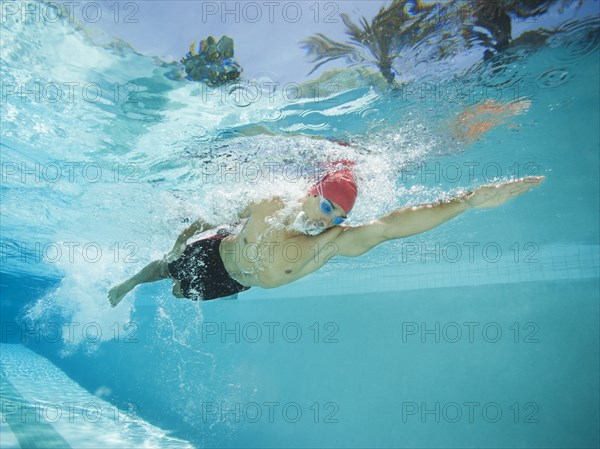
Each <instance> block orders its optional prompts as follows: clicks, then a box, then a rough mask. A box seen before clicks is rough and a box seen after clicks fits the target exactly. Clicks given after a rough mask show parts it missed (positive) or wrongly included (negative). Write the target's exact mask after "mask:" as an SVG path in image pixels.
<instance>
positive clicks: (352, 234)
mask: <svg viewBox="0 0 600 449" xmlns="http://www.w3.org/2000/svg"><path fill="white" fill-rule="evenodd" d="M544 179H545V177H544V176H528V177H526V178H522V179H518V180H516V181H510V182H505V183H502V184H497V185H487V186H482V187H479V188H477V189H475V190H474V191H472V192H468V193H466V194H464V195H461V196H458V197H456V198H453V199H451V200H449V201H443V202H442V201H440V202H437V203H432V204H425V205H421V206H409V207H404V208H402V209H398V210H396V211H393V212H391V213H389V214H387V215H384V216H383V217H381V218H379V219H377V220H373V221H371V222H369V223H365V224H364V225H360V226H348V227H345V228H344V230H343V232H342V233H341V234H340V236H339V237H338V238H337V239H336V241H335V243H336V244H337V245H338V252H337V254H338V255H340V256H360V255H361V254H364V253H365V252H367V251H368V250H370V249H371V248H373V247H375V246H377V245H378V244H380V243H382V242H385V241H387V240H392V239H399V238H402V237H408V236H410V235H415V234H420V233H422V232H425V231H429V230H430V229H433V228H435V227H436V226H439V225H441V224H442V223H445V222H447V221H448V220H451V219H452V218H454V217H456V216H458V215H460V214H462V213H463V212H465V211H467V210H469V209H472V208H476V209H485V208H490V207H496V206H499V205H501V204H503V203H505V202H506V201H508V200H510V199H511V198H514V197H516V196H518V195H521V194H523V193H525V192H527V191H528V190H530V189H532V188H533V187H535V186H536V185H539V184H540V183H541V182H543V181H544Z"/></svg>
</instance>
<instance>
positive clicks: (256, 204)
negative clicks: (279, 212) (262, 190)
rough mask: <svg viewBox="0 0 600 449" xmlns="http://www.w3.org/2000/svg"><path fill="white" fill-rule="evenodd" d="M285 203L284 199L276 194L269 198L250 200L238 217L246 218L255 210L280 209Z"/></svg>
mask: <svg viewBox="0 0 600 449" xmlns="http://www.w3.org/2000/svg"><path fill="white" fill-rule="evenodd" d="M284 205H285V200H284V199H283V198H282V197H280V196H278V195H276V196H272V197H269V198H263V199H262V200H258V201H251V202H250V203H248V205H247V206H246V208H245V209H244V210H243V211H242V213H241V214H240V215H239V217H240V218H248V217H250V215H252V214H253V213H256V212H266V211H271V210H275V209H281V208H282V207H283V206H284Z"/></svg>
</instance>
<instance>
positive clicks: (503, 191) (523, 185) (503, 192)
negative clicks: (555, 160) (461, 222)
mask: <svg viewBox="0 0 600 449" xmlns="http://www.w3.org/2000/svg"><path fill="white" fill-rule="evenodd" d="M545 179H546V177H545V176H526V177H525V178H521V179H517V180H515V181H509V182H504V183H502V184H496V185H488V186H481V187H479V188H477V189H475V190H474V191H473V192H471V193H469V194H467V195H466V196H465V197H464V198H465V202H466V203H467V204H468V205H469V206H470V207H473V208H475V209H486V208H489V207H496V206H500V205H501V204H504V203H505V202H507V201H508V200H510V199H512V198H514V197H517V196H519V195H522V194H523V193H525V192H527V191H529V190H531V189H532V188H534V187H535V186H537V185H540V184H541V183H542V182H544V180H545Z"/></svg>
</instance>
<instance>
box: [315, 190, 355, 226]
mask: <svg viewBox="0 0 600 449" xmlns="http://www.w3.org/2000/svg"><path fill="white" fill-rule="evenodd" d="M320 187H321V185H318V186H317V191H318V193H319V197H320V198H321V199H320V203H319V204H320V206H321V212H323V213H324V214H325V215H331V214H333V210H334V207H333V204H332V203H331V201H329V200H328V199H327V198H325V197H324V196H323V191H322V190H321V189H320ZM347 218H348V217H341V216H337V217H333V220H332V222H333V224H334V225H341V224H342V223H343V222H344V221H346V219H347Z"/></svg>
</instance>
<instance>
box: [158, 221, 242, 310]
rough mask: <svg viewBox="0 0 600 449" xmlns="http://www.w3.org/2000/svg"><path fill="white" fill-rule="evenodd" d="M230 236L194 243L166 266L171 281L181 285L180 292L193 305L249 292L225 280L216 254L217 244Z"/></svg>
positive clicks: (222, 234)
mask: <svg viewBox="0 0 600 449" xmlns="http://www.w3.org/2000/svg"><path fill="white" fill-rule="evenodd" d="M229 234H230V233H229V232H228V231H227V230H225V229H220V230H219V231H218V232H217V234H215V235H213V236H211V237H208V238H206V239H202V240H198V241H196V242H194V243H192V244H190V245H188V246H187V247H186V248H185V251H184V252H183V254H182V255H181V256H180V257H179V259H177V260H174V261H173V262H170V263H169V264H168V268H169V273H170V274H171V277H172V278H174V279H177V280H179V281H181V292H182V293H183V295H184V296H185V297H186V298H189V299H193V300H194V301H198V300H200V301H202V300H204V301H207V300H209V299H216V298H222V297H225V296H230V295H233V294H235V293H239V292H243V291H245V290H248V289H250V287H245V286H243V285H242V284H240V283H239V282H237V281H236V280H235V279H232V278H231V276H229V273H228V272H227V270H226V269H225V266H224V265H223V260H222V259H221V255H220V254H219V246H221V240H223V239H224V238H225V237H227V236H228V235H229Z"/></svg>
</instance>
